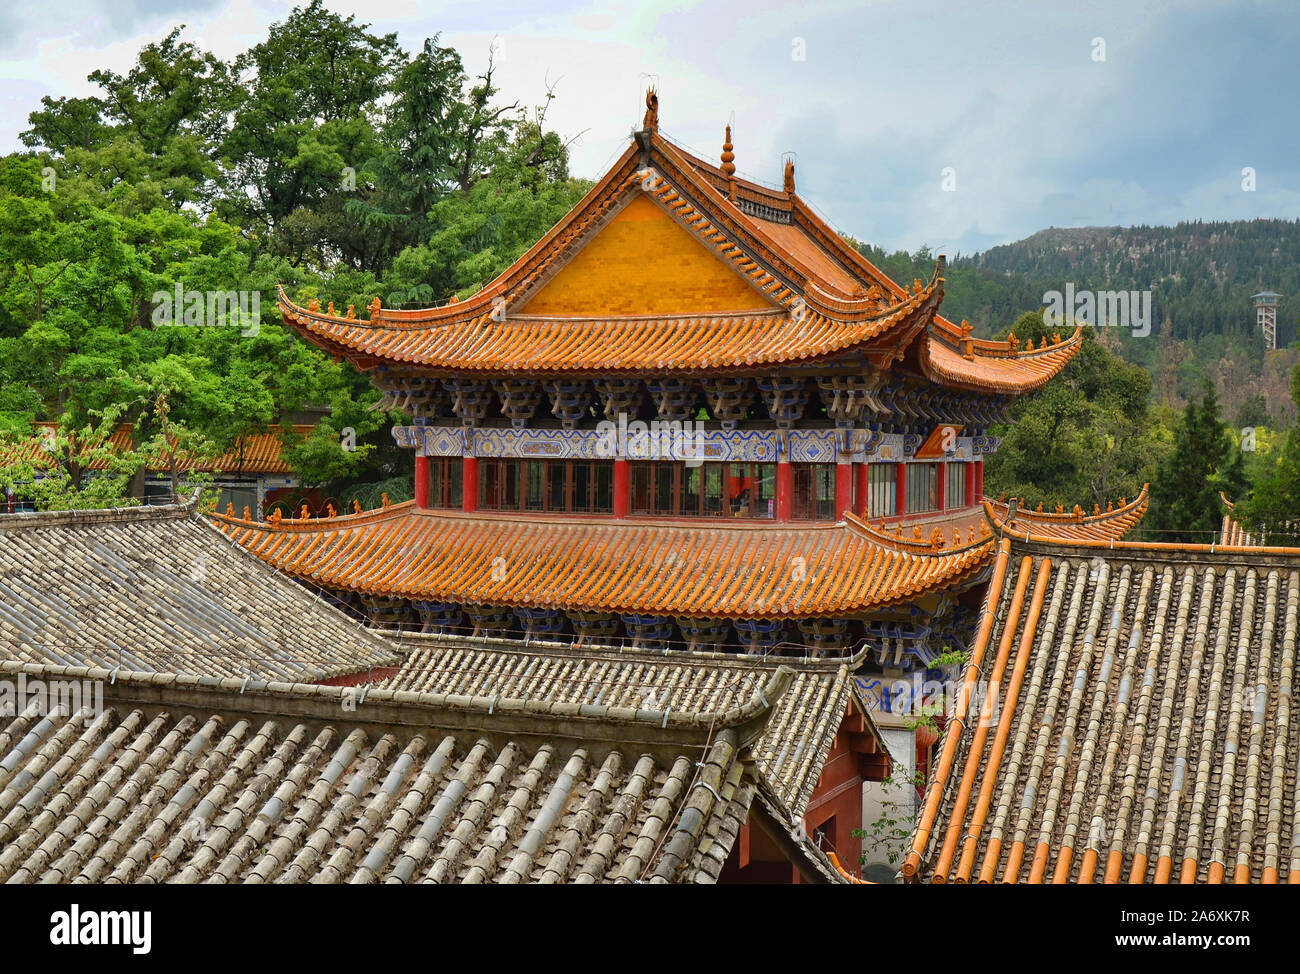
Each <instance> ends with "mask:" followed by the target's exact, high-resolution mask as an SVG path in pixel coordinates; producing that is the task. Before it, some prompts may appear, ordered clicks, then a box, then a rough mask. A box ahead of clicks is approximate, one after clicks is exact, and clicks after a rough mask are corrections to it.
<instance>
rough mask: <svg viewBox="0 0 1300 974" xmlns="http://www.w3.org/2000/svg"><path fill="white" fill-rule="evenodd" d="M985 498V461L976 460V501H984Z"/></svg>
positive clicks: (977, 502)
mask: <svg viewBox="0 0 1300 974" xmlns="http://www.w3.org/2000/svg"><path fill="white" fill-rule="evenodd" d="M983 500H984V461H983V460H976V461H975V503H976V504H979V503H982V502H983Z"/></svg>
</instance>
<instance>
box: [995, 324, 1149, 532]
mask: <svg viewBox="0 0 1300 974" xmlns="http://www.w3.org/2000/svg"><path fill="white" fill-rule="evenodd" d="M1011 331H1013V332H1015V334H1016V336H1017V338H1019V339H1021V340H1028V339H1033V341H1034V343H1035V344H1036V345H1037V344H1040V343H1041V340H1042V339H1043V338H1044V337H1047V335H1048V329H1047V327H1046V325H1045V324H1044V322H1043V316H1042V313H1041V312H1031V313H1029V314H1025V315H1021V317H1020V318H1018V319H1017V320H1016V322H1015V324H1014V326H1012V328H1011ZM1150 396H1151V377H1150V376H1149V375H1148V374H1147V373H1146V371H1145V370H1143V369H1141V368H1139V367H1138V366H1135V365H1129V364H1128V363H1126V362H1124V361H1123V360H1122V359H1120V358H1118V357H1117V356H1115V355H1114V354H1112V353H1111V352H1109V351H1108V350H1107V349H1106V348H1105V347H1103V346H1102V345H1101V344H1100V343H1099V342H1098V341H1097V337H1096V334H1095V332H1093V331H1092V329H1086V330H1085V333H1084V338H1083V347H1082V349H1081V350H1080V351H1079V353H1078V354H1077V355H1076V356H1075V357H1074V358H1073V359H1072V360H1071V361H1070V364H1069V365H1067V366H1066V367H1065V369H1064V370H1063V371H1062V373H1061V374H1060V375H1059V376H1058V377H1057V378H1055V379H1053V380H1052V381H1051V382H1049V383H1048V384H1047V385H1046V386H1045V387H1044V388H1043V389H1042V390H1040V391H1038V392H1035V393H1032V394H1030V395H1027V396H1024V397H1023V398H1021V399H1019V400H1018V401H1017V402H1016V403H1015V405H1014V406H1013V407H1012V409H1011V417H1012V422H1011V424H1010V425H1009V426H1006V427H1000V428H998V429H996V430H995V431H994V432H995V433H996V435H999V436H1002V437H1003V440H1002V444H1001V445H1000V446H999V447H998V451H997V453H995V454H994V455H993V456H992V457H990V458H989V460H988V461H987V465H986V468H985V480H984V492H985V493H986V494H989V495H991V496H994V497H996V496H1000V495H1003V494H1005V495H1007V496H1011V497H1019V498H1022V499H1023V500H1024V502H1025V503H1027V504H1029V505H1030V506H1037V505H1038V504H1040V503H1041V504H1043V505H1044V508H1045V509H1046V510H1049V511H1050V510H1053V509H1054V508H1055V506H1056V505H1057V504H1060V505H1062V506H1063V507H1064V508H1065V510H1067V511H1068V510H1071V509H1072V508H1073V507H1074V505H1075V504H1085V503H1087V504H1088V506H1089V507H1090V508H1091V506H1092V505H1094V504H1096V505H1101V507H1102V508H1103V509H1104V508H1105V506H1106V505H1107V504H1108V503H1110V502H1112V501H1114V500H1115V499H1117V498H1118V497H1121V496H1122V497H1126V498H1131V497H1135V496H1137V493H1138V491H1139V490H1141V488H1142V485H1143V484H1144V483H1146V482H1147V481H1148V480H1150V479H1151V475H1152V472H1153V467H1154V461H1155V459H1156V458H1158V457H1159V456H1160V455H1161V454H1162V453H1163V452H1164V446H1163V442H1162V436H1161V431H1160V429H1159V426H1158V424H1157V423H1156V422H1155V421H1154V419H1153V416H1152V410H1151V406H1150Z"/></svg>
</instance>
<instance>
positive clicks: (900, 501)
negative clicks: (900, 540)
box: [894, 463, 907, 517]
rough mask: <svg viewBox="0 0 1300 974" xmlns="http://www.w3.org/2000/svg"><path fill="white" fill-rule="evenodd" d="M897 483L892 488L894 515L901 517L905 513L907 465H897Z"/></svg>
mask: <svg viewBox="0 0 1300 974" xmlns="http://www.w3.org/2000/svg"><path fill="white" fill-rule="evenodd" d="M895 466H896V467H898V483H897V484H896V485H895V487H894V513H895V514H897V515H898V516H899V517H902V516H903V515H904V514H906V513H907V464H906V463H897V464H895Z"/></svg>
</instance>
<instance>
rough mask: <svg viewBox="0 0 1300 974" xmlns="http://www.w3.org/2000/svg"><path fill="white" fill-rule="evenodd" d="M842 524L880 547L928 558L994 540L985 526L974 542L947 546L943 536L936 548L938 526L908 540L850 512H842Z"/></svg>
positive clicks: (968, 548) (989, 543) (987, 543)
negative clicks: (941, 541) (935, 536)
mask: <svg viewBox="0 0 1300 974" xmlns="http://www.w3.org/2000/svg"><path fill="white" fill-rule="evenodd" d="M844 523H845V524H846V525H848V527H849V528H850V529H851V530H853V531H855V532H858V533H860V534H862V535H863V536H865V537H867V538H869V539H871V541H873V542H874V543H876V544H878V545H880V546H881V547H884V548H893V549H894V550H896V551H903V552H907V553H908V554H913V555H922V556H928V557H935V556H940V557H941V556H944V555H952V554H956V553H959V552H965V551H972V550H974V549H976V548H983V547H987V546H991V545H992V543H993V540H994V539H993V536H992V535H991V534H989V533H988V528H987V525H986V526H985V527H984V531H985V533H983V534H981V535H980V537H979V538H978V539H976V540H974V541H971V540H969V539H967V540H966V542H965V543H963V544H959V545H955V546H954V545H951V544H949V542H948V539H947V537H946V536H944V538H943V541H944V543H943V545H941V546H938V547H936V546H935V544H934V541H933V538H934V533H933V532H934V531H935V530H940V531H941V530H942V527H939V526H931V525H927V526H931V527H932V531H931V533H930V534H925V533H924V532H922V536H921V537H919V538H917V537H911V538H908V537H905V536H903V535H899V534H890V533H889V532H888V531H887V530H886V529H885V528H884V527H883V526H881V527H877V526H875V525H873V524H872V523H871V522H870V521H867V520H865V519H864V518H861V517H859V516H858V515H856V514H854V513H853V512H852V511H845V512H844ZM900 527H901V525H900Z"/></svg>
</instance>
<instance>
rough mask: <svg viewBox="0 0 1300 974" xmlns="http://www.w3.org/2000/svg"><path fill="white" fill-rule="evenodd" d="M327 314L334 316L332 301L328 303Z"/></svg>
mask: <svg viewBox="0 0 1300 974" xmlns="http://www.w3.org/2000/svg"><path fill="white" fill-rule="evenodd" d="M329 313H330V314H331V315H332V314H334V302H333V301H331V302H330V306H329Z"/></svg>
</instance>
